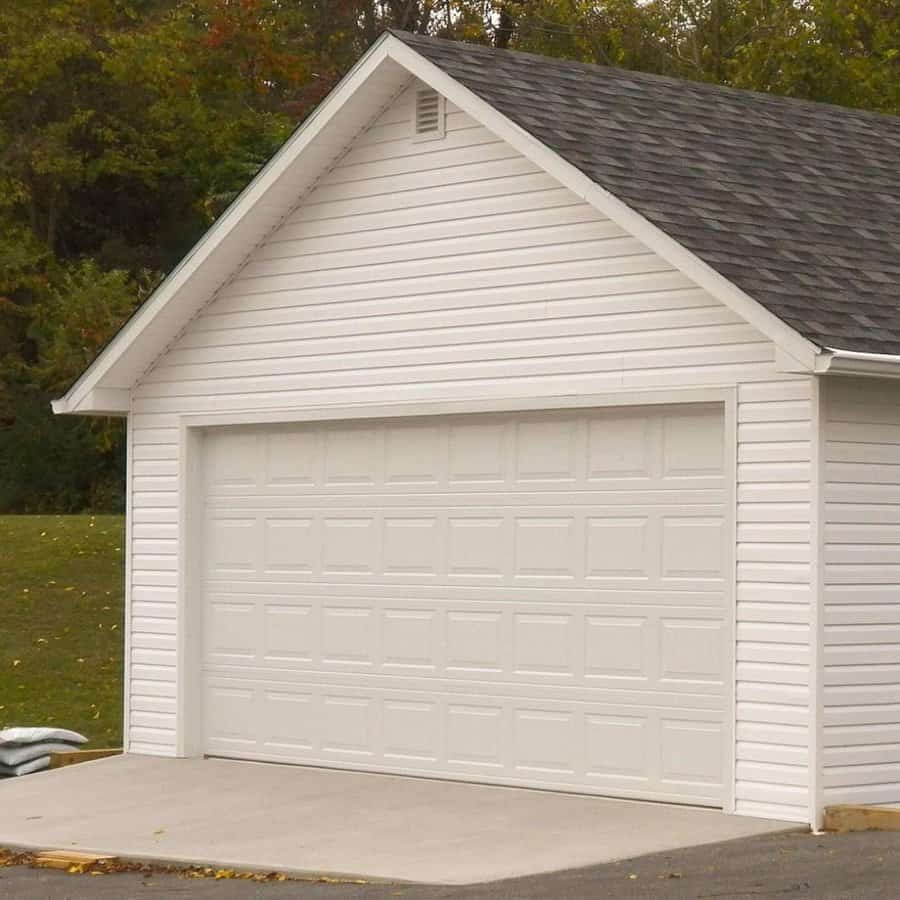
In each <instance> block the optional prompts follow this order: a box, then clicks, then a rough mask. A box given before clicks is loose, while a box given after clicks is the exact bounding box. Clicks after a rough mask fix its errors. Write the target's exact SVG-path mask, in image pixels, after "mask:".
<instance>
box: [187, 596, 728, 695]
mask: <svg viewBox="0 0 900 900" xmlns="http://www.w3.org/2000/svg"><path fill="white" fill-rule="evenodd" d="M560 606H561V605H556V606H554V605H553V604H547V603H533V602H531V603H529V602H520V603H517V604H516V606H515V608H513V609H511V608H510V605H509V601H508V598H505V597H503V596H498V598H497V599H496V600H495V601H493V602H492V601H488V600H469V601H457V602H452V601H445V602H441V603H436V602H434V601H427V600H417V601H406V602H402V603H401V602H398V601H397V600H396V599H395V598H390V597H389V598H357V599H350V598H319V597H307V596H304V597H298V598H292V597H289V596H285V595H282V596H278V597H275V598H273V597H271V596H266V595H235V594H227V595H222V594H217V593H212V594H210V597H209V601H208V610H209V612H208V616H209V624H208V627H207V635H208V638H207V641H208V643H207V647H206V651H205V657H206V659H207V660H208V662H209V663H210V664H211V665H250V666H263V665H266V666H270V667H271V669H272V671H273V672H274V671H282V670H285V669H290V668H300V669H303V670H322V671H324V672H329V671H350V670H360V671H365V672H381V673H383V674H386V675H394V676H403V675H408V674H410V673H412V674H414V675H415V676H416V677H419V678H457V679H462V680H467V679H471V678H472V677H475V676H477V677H478V678H479V679H481V680H484V681H486V682H488V681H499V682H504V683H518V684H542V683H546V682H553V681H569V682H578V683H579V684H583V685H584V686H586V687H602V686H604V685H605V684H615V685H620V684H624V683H626V682H628V683H630V684H632V685H633V686H634V687H635V688H639V689H643V688H645V687H649V688H654V689H656V688H660V689H664V690H673V689H689V690H691V691H694V692H701V693H702V692H720V691H721V689H722V687H723V685H724V684H725V678H726V674H727V673H726V671H725V669H726V658H725V653H724V651H723V636H724V633H725V631H726V624H725V621H724V619H723V617H722V614H721V612H719V611H713V610H712V609H704V608H702V607H698V608H691V607H686V606H678V607H675V608H674V609H673V608H672V607H666V606H662V605H661V606H652V605H631V604H627V605H622V604H619V605H608V606H600V605H597V604H590V605H583V606H576V605H574V604H571V603H569V604H566V606H565V608H562V609H561V608H560ZM675 613H677V614H675ZM260 623H261V624H260Z"/></svg>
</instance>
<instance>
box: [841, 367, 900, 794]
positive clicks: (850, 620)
mask: <svg viewBox="0 0 900 900" xmlns="http://www.w3.org/2000/svg"><path fill="white" fill-rule="evenodd" d="M823 390H824V398H825V404H824V408H825V416H824V430H825V441H824V466H825V483H824V499H825V509H824V519H825V521H824V530H823V537H824V591H823V596H824V647H823V661H824V678H823V701H824V711H823V763H824V777H823V789H824V799H825V803H826V804H828V805H832V804H838V803H897V802H900V387H898V386H897V385H896V384H895V383H894V382H892V381H888V380H887V379H884V380H879V379H872V378H869V379H865V380H863V379H855V378H829V379H826V380H825V382H824V385H823Z"/></svg>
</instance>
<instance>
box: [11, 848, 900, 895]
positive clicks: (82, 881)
mask: <svg viewBox="0 0 900 900" xmlns="http://www.w3.org/2000/svg"><path fill="white" fill-rule="evenodd" d="M449 852H452V850H450V849H448V853H449ZM895 897H900V833H894V834H891V833H878V832H869V833H863V834H847V835H812V834H804V833H798V832H793V833H784V834H775V835H764V836H760V837H750V838H742V839H740V840H735V841H728V842H725V843H720V844H707V845H705V846H701V847H694V848H690V849H686V850H678V851H673V852H665V853H657V854H653V855H650V856H644V857H640V858H639V859H634V860H625V861H621V862H615V863H608V864H605V865H601V866H591V867H588V868H583V869H570V870H567V871H563V872H556V873H552V874H549V875H537V876H531V877H528V878H518V879H513V880H508V881H495V882H490V883H487V884H480V885H466V886H463V887H439V886H426V885H414V884H350V883H316V882H311V881H307V882H304V881H283V882H270V883H252V882H247V881H237V880H231V879H223V880H219V881H216V880H214V879H211V878H204V879H193V878H185V877H183V876H179V875H173V874H164V873H160V872H152V873H128V874H110V875H98V876H92V875H86V874H84V875H70V874H68V873H66V872H59V871H53V870H46V869H32V868H29V867H27V866H11V867H8V868H0V898H2V900H132V898H140V900H163V898H171V900H179V898H190V900H288V898H290V900H389V898H390V900H394V898H400V900H539V898H540V900H606V898H610V900H644V898H653V900H657V898H660V900H759V898H778V900H780V898H786V900H794V898H815V900H891V898H895Z"/></svg>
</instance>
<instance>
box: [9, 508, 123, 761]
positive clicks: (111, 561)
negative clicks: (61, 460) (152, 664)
mask: <svg viewBox="0 0 900 900" xmlns="http://www.w3.org/2000/svg"><path fill="white" fill-rule="evenodd" d="M123 540H124V520H123V518H122V517H121V516H0V728H5V727H7V726H10V725H55V726H58V727H62V728H73V729H74V730H75V731H80V732H81V733H82V734H84V735H86V736H87V737H88V738H89V741H90V742H89V743H88V744H87V745H86V746H88V747H118V746H121V741H122V646H123V643H122V631H123V616H124V613H123V592H124V555H123V552H122V551H123Z"/></svg>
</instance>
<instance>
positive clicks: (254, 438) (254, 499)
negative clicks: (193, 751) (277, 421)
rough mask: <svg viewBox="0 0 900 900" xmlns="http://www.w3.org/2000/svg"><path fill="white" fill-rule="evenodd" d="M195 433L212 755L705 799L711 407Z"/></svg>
mask: <svg viewBox="0 0 900 900" xmlns="http://www.w3.org/2000/svg"><path fill="white" fill-rule="evenodd" d="M203 443H204V451H203V452H204V466H203V473H204V480H203V492H204V497H203V546H202V547H201V555H202V576H201V578H202V590H203V598H204V602H203V628H202V629H201V630H202V641H203V648H202V678H201V681H202V686H203V687H202V706H203V709H202V721H203V731H204V748H205V751H206V752H207V753H210V754H217V755H226V756H237V757H243V758H251V759H263V760H280V761H290V762H297V763H308V764H316V765H326V766H349V767H353V768H360V769H370V770H375V771H390V772H402V773H414V774H420V775H435V776H441V777H452V778H465V779H471V780H478V781H495V782H499V783H508V784H521V785H531V786H544V787H553V786H558V787H560V788H565V789H570V790H577V791H586V792H594V793H601V794H611V795H621V796H633V797H648V798H658V799H674V800H682V801H688V802H695V803H704V804H718V803H720V802H721V799H722V792H723V781H724V779H725V777H726V775H727V773H726V771H725V767H726V761H727V759H728V754H729V747H728V740H729V738H728V735H729V728H728V727H727V722H728V708H729V695H730V690H731V687H730V681H729V674H728V673H729V669H730V665H731V651H730V647H731V624H730V612H729V610H730V597H729V590H730V587H729V583H730V582H729V574H728V573H729V570H730V554H731V550H730V546H729V537H728V536H729V533H730V528H729V523H728V512H727V509H728V504H727V502H726V501H727V496H726V494H727V491H726V485H725V459H724V434H723V418H722V409H721V406H720V405H717V404H709V405H678V406H666V407H640V408H615V409H595V410H587V411H586V410H576V411H558V412H557V411H554V412H537V413H535V412H529V413H504V414H499V413H498V414H485V415H472V416H447V417H435V418H430V417H428V418H417V419H403V420H384V421H381V420H379V421H362V422H346V423H345V422H342V423H313V424H304V425H284V426H271V425H267V426H264V427H263V426H259V427H239V428H238V427H236V428H215V429H209V430H207V431H206V433H205V437H204V442H203Z"/></svg>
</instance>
